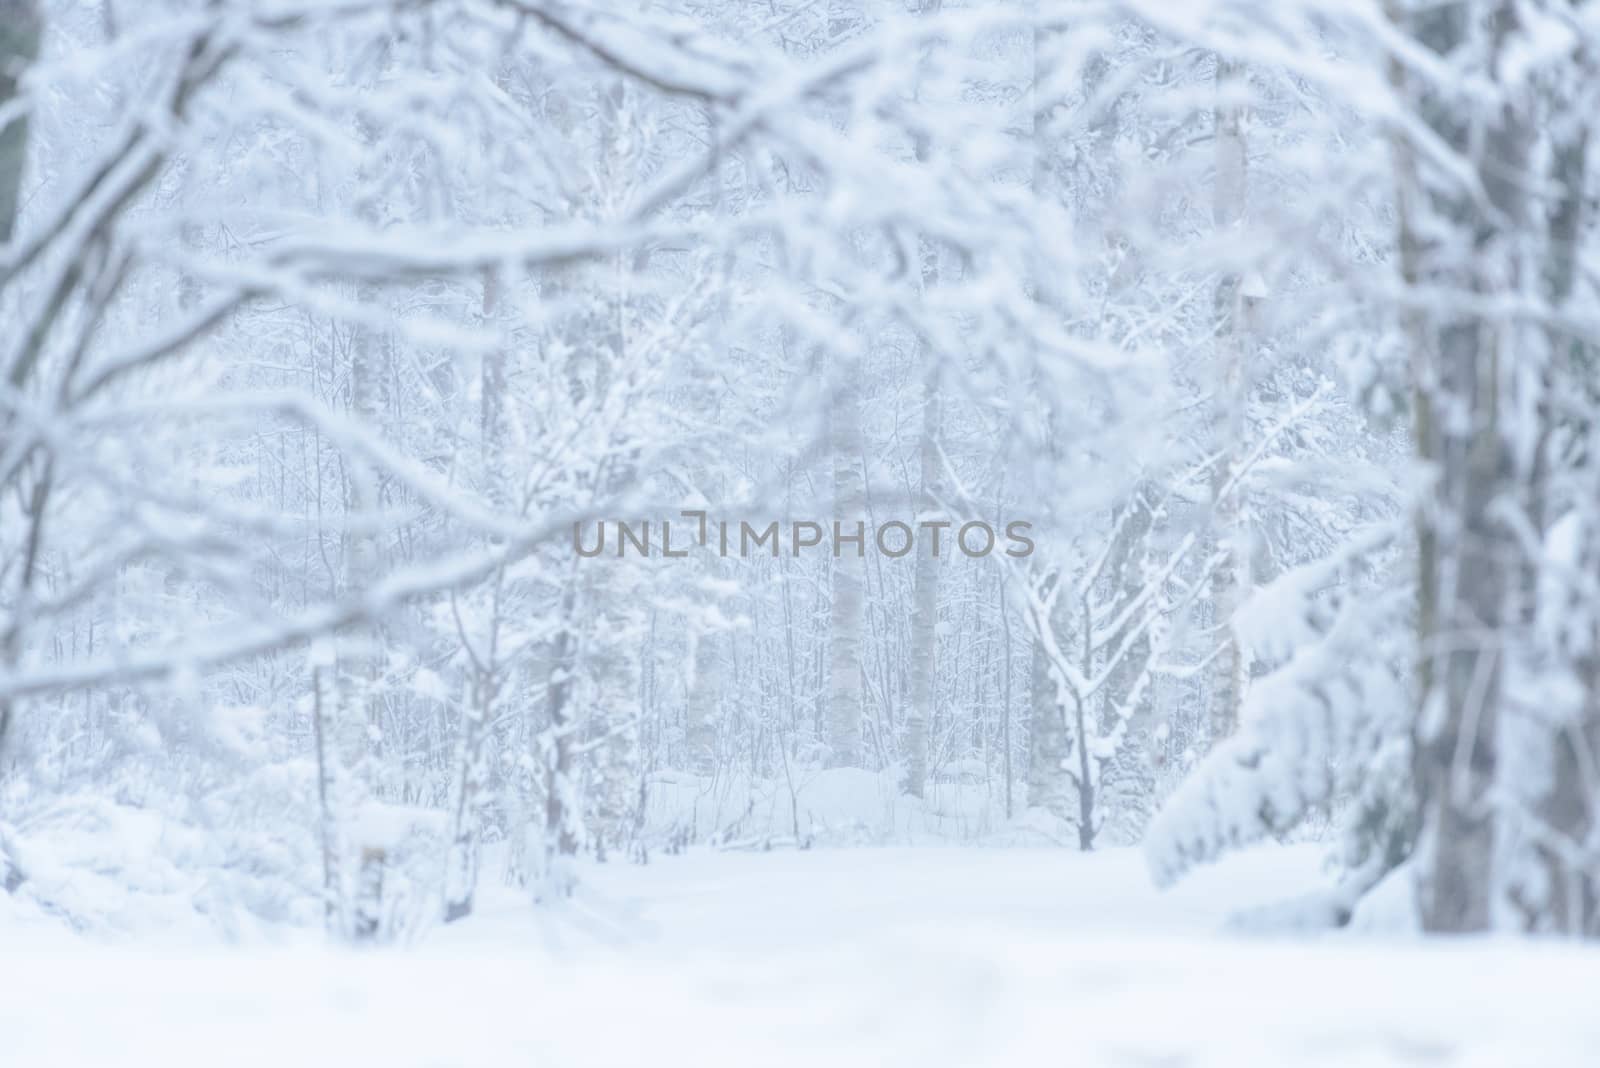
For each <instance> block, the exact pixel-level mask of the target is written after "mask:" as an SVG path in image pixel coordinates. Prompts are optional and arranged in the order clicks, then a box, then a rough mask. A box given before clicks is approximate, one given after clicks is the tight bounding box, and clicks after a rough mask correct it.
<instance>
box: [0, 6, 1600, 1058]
mask: <svg viewBox="0 0 1600 1068" xmlns="http://www.w3.org/2000/svg"><path fill="white" fill-rule="evenodd" d="M1597 65H1600V4H1595V3H1586V2H1584V0H1194V2H1191V3H1184V4H1172V3H1168V2H1166V0H1055V2H1052V3H1046V2H1016V0H992V2H991V0H963V2H959V3H958V2H955V0H949V2H945V0H906V2H903V3H878V2H876V0H872V2H869V0H768V2H765V3H754V2H746V0H717V2H715V3H709V2H703V0H668V2H665V3H638V4H630V3H613V2H610V0H595V2H592V3H591V2H589V0H211V2H199V0H139V2H135V0H0V324H3V326H4V329H3V330H0V375H3V379H0V887H3V891H4V892H3V893H0V942H3V941H4V940H5V938H6V937H7V935H6V932H7V929H8V927H13V928H19V929H20V926H27V927H29V928H30V929H33V928H36V927H39V926H40V925H43V926H45V927H64V928H67V929H71V930H74V931H77V932H80V933H83V934H87V935H91V936H101V935H112V936H117V937H123V938H129V937H131V938H135V939H138V938H143V937H150V936H152V935H153V934H154V933H157V932H163V931H172V930H178V929H181V930H185V931H190V932H196V931H200V932H205V937H210V938H221V939H224V940H233V941H239V940H246V941H248V940H252V939H257V938H268V939H271V938H275V937H280V934H275V932H280V933H281V932H292V931H301V932H315V934H316V937H317V938H318V939H321V940H324V941H327V942H330V943H332V944H334V945H346V944H350V943H381V944H392V943H406V944H410V943H413V942H415V941H417V940H419V939H422V938H424V937H433V936H438V935H439V932H447V931H448V930H450V929H453V928H455V927H456V926H457V925H460V927H461V928H470V927H471V926H472V924H474V923H478V922H480V919H481V917H482V914H483V912H484V902H486V901H490V900H493V901H502V900H509V898H508V897H507V895H514V898H515V900H516V902H518V904H517V908H520V909H522V910H525V911H527V912H529V913H534V914H537V913H541V912H542V913H547V914H554V913H559V912H561V910H569V914H570V910H571V909H573V908H574V907H575V906H574V904H573V902H574V901H578V902H581V901H583V900H585V895H586V889H585V888H586V886H590V885H591V884H592V885H593V886H594V887H601V888H603V887H611V886H615V885H617V884H616V883H615V880H617V879H627V878H643V877H644V876H642V875H639V876H627V875H624V874H618V873H619V872H625V871H627V870H628V869H629V868H630V867H632V868H650V869H656V868H665V867H668V866H670V865H673V864H680V865H692V864H694V863H696V858H701V860H702V861H703V862H704V863H707V864H711V863H713V862H714V863H717V864H721V863H724V862H725V861H724V859H718V858H726V857H730V856H731V857H747V858H748V860H747V863H750V864H755V863H758V862H759V861H758V859H757V856H756V855H765V854H769V853H771V854H778V853H781V854H783V856H784V857H785V858H787V859H785V860H783V862H782V863H783V864H785V865H788V867H785V868H784V869H783V870H785V871H789V870H794V871H800V872H803V871H805V870H807V869H806V868H805V867H804V866H805V865H806V864H807V863H808V860H809V858H815V860H814V863H815V864H817V865H822V866H823V867H819V868H816V869H812V870H816V871H823V870H829V869H828V868H827V866H828V865H835V864H841V863H845V861H841V860H839V859H838V857H839V856H842V855H847V854H846V853H845V852H844V851H843V849H842V847H854V848H853V849H851V850H850V851H848V853H849V855H853V854H854V853H856V852H864V851H866V850H867V848H868V847H872V848H875V849H884V848H890V847H933V846H951V845H966V846H980V847H984V849H983V850H972V851H970V854H971V855H972V856H974V857H980V858H981V856H982V855H985V854H987V855H989V856H991V857H993V858H996V859H994V860H993V863H995V864H996V865H999V867H998V868H997V869H996V870H997V871H999V872H1004V871H1006V870H1010V869H1007V868H1006V867H1005V865H1006V864H1010V863H1017V864H1026V863H1030V862H1028V861H1026V860H1017V859H1014V858H1013V859H1012V860H1005V859H1003V858H1006V857H1014V854H1016V853H1018V851H1024V850H1039V851H1048V852H1049V853H1050V855H1051V856H1058V855H1060V857H1061V859H1058V860H1056V861H1050V863H1067V860H1066V859H1065V855H1068V854H1070V855H1072V856H1073V857H1077V856H1078V855H1080V854H1085V853H1089V854H1096V855H1098V854H1111V855H1113V857H1112V859H1110V860H1107V861H1104V862H1102V861H1098V860H1095V861H1091V860H1089V859H1081V860H1072V861H1071V863H1074V864H1084V865H1089V864H1101V863H1109V864H1116V863H1120V861H1117V860H1116V859H1115V857H1116V856H1122V855H1129V856H1132V855H1134V854H1133V853H1131V852H1128V847H1138V849H1139V850H1141V852H1140V853H1139V854H1138V855H1139V856H1140V857H1141V860H1140V864H1141V865H1143V866H1145V867H1147V868H1148V872H1149V873H1150V875H1151V876H1153V882H1154V884H1155V885H1156V886H1159V887H1167V886H1174V885H1176V886H1178V887H1179V890H1181V889H1182V886H1183V884H1184V883H1185V882H1186V881H1187V880H1188V879H1189V878H1191V877H1193V878H1201V877H1203V873H1201V872H1198V871H1197V869H1199V868H1201V867H1203V866H1207V865H1210V864H1211V863H1212V862H1215V861H1219V860H1221V859H1222V858H1224V855H1225V854H1229V853H1231V852H1233V851H1236V850H1243V849H1246V848H1247V847H1254V846H1256V845H1258V844H1265V845H1267V846H1268V847H1269V848H1270V849H1273V850H1277V851H1279V852H1281V853H1283V854H1284V855H1294V856H1299V855H1301V853H1302V852H1303V851H1304V850H1306V849H1308V848H1310V849H1313V850H1314V851H1315V852H1316V854H1317V855H1318V856H1322V855H1330V856H1331V859H1330V861H1329V863H1328V865H1327V866H1326V867H1325V869H1324V870H1323V872H1322V874H1321V877H1320V880H1319V882H1318V884H1317V885H1316V886H1315V887H1313V888H1311V889H1310V891H1309V892H1308V893H1305V894H1302V895H1300V896H1298V897H1296V898H1295V899H1293V900H1292V901H1289V902H1288V903H1287V904H1281V905H1276V906H1273V907H1271V908H1264V909H1258V910H1257V913H1258V920H1259V922H1260V923H1262V924H1266V923H1268V922H1269V920H1270V923H1271V925H1272V926H1275V927H1285V926H1287V927H1292V928H1296V929H1302V930H1303V929H1305V928H1340V927H1344V926H1346V925H1351V924H1352V923H1353V922H1357V921H1359V925H1360V926H1363V927H1364V928H1368V929H1370V928H1371V926H1372V925H1374V924H1376V925H1378V926H1382V927H1385V929H1390V930H1392V929H1394V928H1395V927H1399V928H1402V929H1405V930H1409V931H1420V932H1428V933H1448V934H1463V933H1479V932H1489V931H1496V932H1507V933H1509V932H1520V933H1529V934H1536V935H1556V936H1567V937H1576V938H1583V937H1588V938H1593V937H1596V936H1600V313H1597V311H1596V309H1597V308H1600V302H1597V299H1596V297H1597V286H1600V230H1597V226H1596V209H1597V204H1600V200H1597V197H1600V162H1597V160H1600V149H1596V150H1593V151H1591V148H1590V133H1591V127H1592V126H1593V125H1595V124H1596V123H1597V122H1600V69H1597ZM885 855H891V854H885ZM892 855H895V856H898V855H900V854H898V853H894V854H892ZM939 855H941V856H942V855H944V854H939ZM908 856H909V854H908ZM707 858H709V859H707ZM763 863H770V862H763ZM850 863H864V864H866V863H873V862H871V861H870V860H860V861H851V862H850ZM916 863H917V862H916V861H914V860H907V861H905V865H908V867H905V868H903V869H897V870H905V871H910V870H912V869H913V868H914V866H915V864H916ZM972 863H982V861H981V859H980V860H975V861H973V862H972ZM684 870H690V869H689V868H687V867H686V868H684ZM708 870H710V869H708ZM718 870H720V869H718ZM873 870H877V869H873ZM1018 870H1020V869H1018ZM1072 870H1079V869H1072ZM1081 870H1084V871H1089V870H1091V869H1090V868H1087V867H1086V868H1082V869H1081ZM1092 870H1097V871H1098V870H1102V869H1092ZM1104 870H1109V869H1104ZM1118 870H1120V869H1118ZM660 877H663V876H652V878H660ZM885 877H886V878H888V877H889V876H887V875H886V876H885ZM995 878H996V880H998V881H1000V882H1003V881H1004V876H1003V875H996V876H995ZM1018 878H1019V879H1024V881H1025V877H1023V876H1018ZM862 881H863V882H870V879H869V878H867V877H863V880H862ZM858 885H860V884H859V883H858ZM1247 889H1248V888H1246V887H1243V886H1239V885H1236V886H1235V893H1233V896H1234V897H1236V898H1237V901H1236V902H1235V903H1236V904H1238V905H1239V906H1241V907H1243V906H1246V905H1250V906H1255V905H1259V904H1261V902H1259V901H1257V900H1256V899H1255V896H1253V895H1252V894H1251V893H1249V892H1246V891H1247ZM1302 889H1304V888H1302ZM862 892H865V891H864V890H863V891H862ZM985 892H986V891H985ZM595 893H599V890H596V891H595ZM1218 896H1219V897H1221V898H1227V897H1229V896H1230V893H1229V892H1228V891H1227V890H1226V888H1224V889H1222V890H1219V891H1218ZM585 907H591V906H585ZM0 970H3V966H0ZM0 1030H3V1029H0ZM4 1043H5V1039H4V1038H3V1037H0V1049H3V1047H4ZM1589 1048H1590V1049H1592V1048H1593V1047H1592V1046H1591V1047H1589ZM0 1059H4V1058H3V1057H0ZM1580 1061H1581V1058H1580V1059H1579V1060H1575V1061H1573V1062H1572V1063H1574V1064H1576V1063H1579V1062H1580ZM63 1063H64V1062H63ZM330 1063H331V1062H330ZM430 1063H445V1062H443V1061H440V1062H430ZM450 1063H454V1062H450ZM464 1063H481V1062H471V1061H470V1060H468V1061H465V1062H464ZM560 1063H567V1062H560ZM879 1063H889V1062H888V1061H880V1062H879ZM896 1063H898V1062H896ZM918 1063H921V1064H927V1063H930V1061H928V1060H923V1061H920V1062H918ZM931 1063H939V1060H938V1058H934V1060H933V1061H932V1062H931ZM1084 1063H1086V1064H1087V1063H1095V1064H1098V1063H1102V1062H1100V1061H1085V1062H1084ZM1103 1063H1106V1064H1111V1063H1119V1064H1120V1063H1125V1062H1122V1061H1115V1062H1113V1061H1110V1060H1107V1061H1104V1062H1103ZM1126 1063H1133V1062H1132V1061H1129V1062H1126ZM1139 1063H1157V1062H1156V1061H1149V1062H1144V1061H1141V1062H1139ZM1160 1063H1179V1062H1177V1061H1173V1062H1167V1061H1162V1062H1160ZM1182 1063H1190V1062H1188V1061H1183V1062H1182ZM1194 1063H1200V1062H1198V1061H1197V1062H1194ZM1206 1063H1211V1062H1209V1061H1208V1062H1206ZM1218 1063H1222V1062H1218ZM1227 1063H1233V1064H1245V1063H1251V1064H1253V1063H1256V1062H1255V1061H1242V1060H1232V1061H1229V1062H1227ZM1261 1063H1263V1064H1265V1063H1269V1062H1267V1061H1262V1062H1261ZM1271 1063H1276V1064H1281V1063H1291V1061H1281V1060H1280V1061H1274V1062H1271ZM1294 1063H1299V1062H1294ZM1341 1063H1343V1062H1341ZM1363 1063H1367V1062H1363ZM1372 1063H1378V1062H1376V1061H1374V1062H1372ZM1382 1063H1391V1062H1389V1061H1384V1062H1382ZM1393 1063H1411V1062H1410V1061H1405V1060H1398V1061H1395V1062H1393ZM1419 1063H1420V1062H1419ZM1474 1063H1478V1062H1474ZM1482 1063H1485V1064H1488V1063H1497V1064H1498V1063H1507V1064H1509V1063H1512V1062H1509V1061H1484V1062H1482ZM1539 1063H1550V1064H1555V1063H1557V1062H1556V1061H1540V1062H1539ZM1560 1063H1563V1064H1564V1063H1566V1062H1564V1061H1563V1062H1560Z"/></svg>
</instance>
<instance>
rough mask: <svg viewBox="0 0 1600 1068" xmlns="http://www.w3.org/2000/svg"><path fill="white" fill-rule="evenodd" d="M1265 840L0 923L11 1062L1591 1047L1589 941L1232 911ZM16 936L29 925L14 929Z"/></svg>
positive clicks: (616, 1059) (706, 1061) (1289, 874)
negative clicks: (1268, 931) (1283, 928)
mask: <svg viewBox="0 0 1600 1068" xmlns="http://www.w3.org/2000/svg"><path fill="white" fill-rule="evenodd" d="M1318 868H1319V861H1318V853H1317V851H1316V850H1314V849H1304V848H1299V847H1295V848H1282V847H1271V848H1268V849H1263V850H1256V851H1251V852H1247V853H1243V854H1240V855H1237V856H1233V857H1230V858H1228V859H1227V860H1225V861H1224V862H1223V863H1221V864H1218V865H1216V866H1213V867H1210V868H1206V869H1202V870H1200V871H1197V872H1195V873H1194V875H1193V876H1192V877H1191V878H1190V879H1189V880H1187V881H1185V883H1184V884H1183V885H1181V886H1180V887H1179V888H1177V889H1176V890H1174V891H1172V892H1171V893H1168V894H1159V893H1157V892H1156V891H1154V890H1152V889H1151V888H1150V887H1149V883H1148V879H1147V876H1146V875H1145V874H1144V871H1143V867H1142V863H1141V861H1140V858H1139V857H1138V856H1137V854H1135V853H1133V852H1132V851H1111V852H1106V853H1099V854H1094V855H1089V856H1084V855H1081V854H1076V853H1071V852H1067V851H1060V850H1047V849H955V848H942V849H941V848H922V849H855V850H818V851H800V852H797V851H785V852H772V853H744V852H737V853H715V852H711V851H706V850H697V851H694V852H691V853H690V854H688V855H686V856H682V857H664V858H660V859H658V860H656V861H654V862H653V863H651V864H650V865H648V866H645V867H638V866H634V865H623V864H613V865H607V866H604V867H595V866H590V867H587V868H585V869H584V873H583V874H584V879H585V882H584V888H583V890H582V893H581V895H580V897H579V898H578V899H576V900H575V901H574V902H573V903H572V904H571V905H570V906H566V907H563V908H561V909H558V910H556V911H554V912H550V911H543V912H540V911H536V910H534V909H532V908H530V907H529V906H528V905H527V904H526V903H525V902H524V900H523V899H522V898H521V897H520V895H517V894H513V893H511V892H510V891H507V890H500V889H496V890H494V891H493V895H492V897H491V899H490V900H489V901H487V902H485V903H484V907H483V908H482V909H481V910H480V915H478V916H476V917H474V918H472V919H470V920H468V921H465V922H464V923H461V924H458V925H455V926H453V927H451V928H446V929H435V930H434V931H433V932H432V933H431V934H430V935H429V936H428V937H426V938H425V939H424V940H423V941H422V943H421V944H420V945H417V946H414V947H411V948H409V949H394V950H375V951H370V952H345V951H336V950H331V949H327V948H323V947H321V946H313V945H303V946H295V947H289V948H280V949H273V950H260V949H255V950H236V951H222V950H217V951H212V952H199V951H196V950H195V949H193V948H192V947H188V948H173V949H170V950H167V949H161V950H157V949H145V950H142V951H141V950H136V949H131V948H129V947H128V946H126V944H124V945H123V946H122V947H121V948H118V949H111V948H106V947H104V946H96V945H94V944H91V943H89V942H85V941H81V940H70V941H68V940H66V937H67V936H65V935H51V936H48V937H47V936H46V935H44V934H42V933H40V932H39V931H38V930H34V932H33V934H31V935H29V936H28V937H25V938H23V937H19V938H17V939H14V940H9V939H7V933H8V932H7V928H6V927H5V926H4V923H5V920H4V914H3V913H0V939H7V940H9V941H12V942H13V943H15V942H20V943H21V944H20V946H19V945H16V944H12V945H11V946H10V947H9V951H8V952H7V954H6V958H7V959H6V967H5V968H4V969H3V970H0V1063H3V1064H5V1065H6V1066H7V1068H34V1066H46V1065H48V1066H50V1068H63V1066H66V1068H70V1066H76V1065H119V1066H120V1065H145V1064H149V1065H162V1066H164V1068H183V1066H189V1065H195V1066H200V1065H204V1066H207V1068H211V1066H214V1065H228V1066H229V1068H251V1066H257V1065H259V1066H269V1065H270V1066H273V1068H279V1066H284V1065H334V1064H338V1065H367V1064H372V1065H383V1066H384V1068H423V1066H428V1068H440V1066H456V1065H460V1066H479V1065H483V1066H500V1065H530V1066H546V1065H548V1066H553V1068H554V1066H559V1068H577V1066H585V1065H597V1066H598V1065H605V1066H611V1065H616V1066H625V1065H678V1064H683V1065H696V1066H716V1065H740V1066H752V1068H754V1066H760V1068H767V1066H775V1065H806V1066H808V1068H817V1066H823V1065H826V1066H836V1065H864V1066H865V1065H871V1066H874V1068H882V1066H893V1065H915V1066H917V1068H933V1066H945V1065H1008V1066H1009V1065H1022V1064H1038V1065H1046V1064H1048V1065H1064V1066H1071V1068H1211V1066H1216V1068H1303V1066H1318V1065H1327V1066H1337V1068H1368V1066H1372V1068H1376V1066H1388V1065H1394V1066H1406V1065H1448V1066H1450V1068H1524V1066H1538V1068H1588V1066H1590V1065H1592V1064H1593V1063H1594V1055H1593V1051H1594V1050H1595V1049H1600V1013H1597V1012H1596V1011H1595V996H1596V994H1595V992H1596V991H1597V990H1600V954H1597V953H1594V952H1592V951H1589V952H1585V951H1583V950H1580V949H1577V948H1569V947H1565V946H1560V945H1553V944H1548V943H1545V944H1540V943H1513V942H1509V941H1477V940H1463V941H1458V942H1447V941H1436V942H1431V943H1423V942H1421V941H1419V940H1409V939H1408V940H1403V941H1394V940H1389V941H1376V940H1371V939H1366V938H1359V937H1352V936H1348V935H1340V936H1330V937H1325V938H1322V939H1319V940H1312V941H1307V940H1294V941H1288V940H1273V941H1268V940H1264V939H1260V938H1256V939H1242V938H1235V937H1229V936H1226V935H1224V934H1222V933H1220V928H1221V925H1222V924H1223V922H1224V920H1225V917H1226V914H1227V912H1228V910H1229V909H1230V908H1232V907H1234V906H1236V905H1251V904H1265V903H1268V902H1270V901H1272V900H1275V899H1282V898H1284V897H1287V896H1292V895H1293V894H1296V893H1299V892H1303V891H1305V890H1307V889H1309V888H1310V887H1312V886H1313V885H1315V884H1316V883H1317V881H1318V877H1319V872H1318ZM9 933H11V934H19V935H20V932H19V931H18V929H17V928H15V927H12V928H10V932H9Z"/></svg>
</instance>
